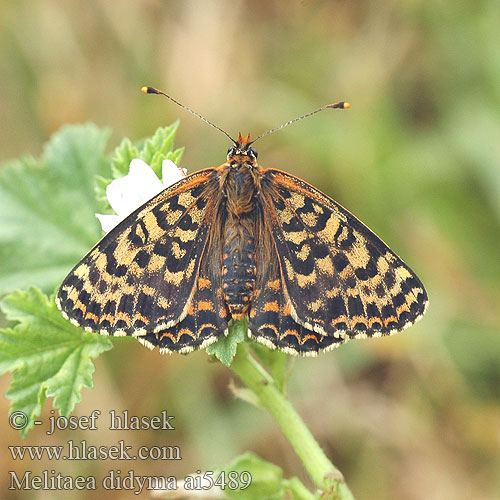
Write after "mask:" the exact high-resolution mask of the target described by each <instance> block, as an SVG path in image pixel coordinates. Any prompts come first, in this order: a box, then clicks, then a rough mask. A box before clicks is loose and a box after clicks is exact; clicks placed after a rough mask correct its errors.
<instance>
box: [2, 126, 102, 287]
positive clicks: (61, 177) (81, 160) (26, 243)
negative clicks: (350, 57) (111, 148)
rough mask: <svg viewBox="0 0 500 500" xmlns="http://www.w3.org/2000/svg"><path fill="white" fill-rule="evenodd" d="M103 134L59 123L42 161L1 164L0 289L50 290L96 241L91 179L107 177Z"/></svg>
mask: <svg viewBox="0 0 500 500" xmlns="http://www.w3.org/2000/svg"><path fill="white" fill-rule="evenodd" d="M108 136H109V132H108V131H107V130H102V129H99V128H97V127H96V126H95V125H78V126H68V127H64V128H63V129H61V131H59V132H58V133H56V134H55V135H54V136H53V137H52V138H51V140H50V142H49V143H48V144H47V145H46V147H45V149H44V153H43V155H42V157H41V159H39V160H37V159H34V158H32V157H25V158H22V159H20V160H15V161H10V162H8V163H7V164H5V166H3V168H1V172H0V207H1V210H0V293H2V292H6V291H12V290H15V289H19V288H23V287H27V286H31V285H37V286H39V287H41V288H42V289H43V290H45V291H51V290H53V289H54V288H55V286H56V285H57V284H59V283H60V281H61V280H62V279H63V278H64V276H65V274H66V273H67V272H68V270H69V269H71V268H72V267H73V265H74V264H75V263H76V262H77V261H78V259H80V258H81V256H82V255H84V254H85V253H86V252H87V250H88V249H89V248H90V247H91V246H92V245H93V244H94V243H95V242H96V241H97V240H98V239H99V237H100V236H101V230H100V226H99V223H98V221H97V219H96V218H95V215H94V214H95V212H96V208H97V201H96V199H95V194H94V177H95V175H96V174H100V175H105V176H106V175H107V176H109V161H108V160H107V159H106V157H105V154H104V151H105V147H106V142H107V140H108Z"/></svg>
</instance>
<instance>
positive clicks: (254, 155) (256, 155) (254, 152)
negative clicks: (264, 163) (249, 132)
mask: <svg viewBox="0 0 500 500" xmlns="http://www.w3.org/2000/svg"><path fill="white" fill-rule="evenodd" d="M248 154H249V156H253V157H254V158H255V159H257V157H258V156H259V153H257V150H256V149H255V148H249V149H248Z"/></svg>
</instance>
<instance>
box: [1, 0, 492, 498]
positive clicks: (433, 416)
mask: <svg viewBox="0 0 500 500" xmlns="http://www.w3.org/2000/svg"><path fill="white" fill-rule="evenodd" d="M0 9H1V20H0V72H1V79H0V93H1V96H2V98H1V101H0V127H1V132H0V159H2V160H5V159H8V158H13V157H17V156H20V155H21V154H23V153H26V152H29V153H31V154H33V155H35V156H38V155H39V154H40V153H41V151H42V144H43V143H44V142H45V141H47V139H48V138H49V136H50V135H51V134H52V133H53V132H55V131H56V130H58V129H59V128H60V127H61V126H62V125H64V124H67V123H81V122H87V121H91V122H95V123H97V124H98V125H100V126H109V127H111V128H112V131H113V135H112V140H111V142H110V149H112V148H113V147H114V146H115V145H116V144H117V143H118V142H119V140H120V139H121V138H122V137H123V136H128V137H130V138H131V139H132V140H139V139H141V138H143V137H145V136H149V135H151V134H152V133H153V132H154V131H155V129H156V128H157V127H158V126H160V125H166V124H169V123H171V122H172V121H174V120H176V119H178V118H179V119H180V120H181V126H180V128H179V133H178V136H177V137H178V139H177V144H178V145H183V146H186V152H185V156H184V159H183V162H182V166H183V167H186V168H187V169H188V171H189V172H193V171H195V170H198V169H200V168H204V167H207V166H213V165H219V164H221V163H222V162H223V161H224V160H225V153H226V150H227V147H228V146H229V144H228V141H227V139H226V138H225V137H224V136H223V135H222V134H220V133H218V132H217V131H215V130H213V129H211V128H210V127H208V126H206V125H205V124H203V122H201V121H200V120H198V119H196V118H195V117H193V116H191V115H189V114H188V113H186V112H184V111H182V110H181V109H179V108H177V107H176V106H175V105H173V104H171V103H169V102H168V101H166V100H161V99H160V98H159V97H156V96H144V95H143V94H141V93H140V92H139V89H140V87H141V86H142V85H153V86H157V87H159V88H162V89H164V90H165V91H167V92H168V93H170V94H171V95H173V96H175V97H176V98H177V99H178V100H180V101H181V102H183V103H185V104H186V105H188V106H190V107H192V108H193V109H195V110H197V111H198V112H200V113H201V114H203V115H205V116H206V117H208V118H209V119H210V120H212V121H214V122H215V123H217V124H219V125H220V126H221V127H223V128H225V129H226V130H227V131H228V132H229V134H230V135H233V136H234V135H235V134H237V133H238V131H241V132H242V133H245V134H246V133H247V132H250V133H252V134H253V135H256V134H259V133H261V132H263V131H265V130H267V129H270V128H272V127H274V126H276V125H279V124H280V123H282V122H284V121H287V120H289V119H291V118H294V117H295V116H298V115H300V114H302V113H306V112H308V111H310V110H313V109H316V108H317V107H319V106H321V105H323V104H326V103H328V102H332V101H336V100H348V101H350V102H351V105H352V108H351V109H350V110H348V111H335V112H333V111H332V112H324V113H322V114H320V115H317V116H315V117H313V118H310V119H308V120H304V121H302V122H300V123H298V124H295V125H294V126H293V127H289V128H287V129H286V130H283V131H281V132H279V133H276V134H274V135H272V136H270V137H267V138H266V139H265V140H262V141H261V142H260V143H259V144H258V149H259V153H260V156H259V160H260V161H261V164H262V166H263V167H265V168H266V167H273V168H281V169H284V170H287V171H289V172H291V173H294V174H296V175H298V176H300V177H302V178H304V179H305V180H307V181H308V182H310V183H312V184H314V185H316V186H318V187H319V188H320V189H322V190H323V191H325V192H326V193H327V194H329V195H331V196H332V197H334V198H335V199H336V200H337V201H339V202H340V203H342V204H343V205H344V206H346V207H347V208H349V209H350V210H351V211H352V212H354V213H355V214H356V215H357V216H358V217H359V218H360V219H361V220H363V221H364V222H365V223H367V224H368V225H369V226H370V227H371V228H372V229H373V230H375V231H376V232H377V234H379V235H380V236H381V237H382V238H383V239H384V240H385V241H386V242H387V243H388V244H389V245H390V246H391V247H392V248H393V249H394V250H395V251H396V252H397V253H398V254H400V255H401V256H402V258H403V259H404V260H405V261H406V262H407V263H408V264H409V265H410V266H411V267H412V268H413V269H414V270H415V271H416V272H417V273H418V275H419V276H420V278H421V279H422V281H423V282H424V283H425V285H426V287H427V290H428V293H429V296H430V308H429V310H428V313H427V314H426V316H425V318H424V319H423V320H422V321H421V322H420V323H418V324H417V325H416V326H414V327H412V328H411V329H410V330H408V331H406V332H405V333H403V334H401V335H398V336H395V337H391V338H389V339H381V340H374V341H367V342H351V343H349V344H348V345H346V346H343V347H341V348H340V349H338V350H336V351H334V352H331V353H328V354H325V355H322V356H320V357H319V358H317V359H298V360H296V361H295V363H294V368H293V372H292V376H291V380H290V386H289V395H290V398H291V400H292V401H293V403H294V404H295V405H296V407H297V409H298V410H299V412H300V413H301V415H302V416H303V417H304V419H305V421H306V422H307V424H308V425H309V426H310V428H311V430H312V431H313V434H314V435H315V436H316V437H317V439H318V440H319V442H320V444H321V446H322V447H323V448H324V449H325V451H326V452H327V454H328V455H329V457H330V458H331V459H332V461H333V462H334V463H335V464H336V465H337V466H338V467H339V468H340V469H341V470H342V471H343V472H344V474H345V476H346V478H347V481H348V483H349V485H350V486H351V488H352V490H353V492H354V494H355V495H356V497H357V499H358V500H363V499H370V500H387V499H402V500H416V499H425V500H434V499H436V500H438V499H439V500H442V499H453V500H465V499H474V500H483V499H485V500H486V499H488V500H489V499H494V498H500V496H499V494H498V492H499V491H500V456H499V455H500V329H499V323H500V252H499V247H500V119H499V109H500V35H499V33H500V31H499V26H500V9H499V5H498V1H472V0H468V1H462V2H451V1H448V2H446V1H437V2H426V1H423V0H411V1H406V2H396V1H391V0H375V1H372V2H368V1H361V2H348V1H345V0H344V1H326V0H303V1H290V2H283V1H282V2H279V1H277V0H276V1H269V0H268V1H263V0H259V1H235V0H232V1H231V0H223V1H200V0H199V1H194V0H187V1H182V2H174V1H159V0H137V1H132V0H122V1H120V2H109V1H106V0H91V1H87V2H80V1H76V0H67V1H61V0H53V1H50V0H29V1H28V0H17V1H16V2H12V1H9V0H2V1H1V2H0ZM0 209H1V208H0ZM68 210H71V207H68ZM68 270H69V269H68ZM62 277H63V276H61V278H62ZM96 365H97V370H96V373H95V389H94V390H92V391H89V390H85V391H84V397H83V401H82V403H81V404H80V405H78V406H77V409H76V414H79V415H86V414H89V413H90V412H91V411H92V409H94V408H97V409H100V410H101V411H102V412H103V414H105V413H107V412H108V411H109V410H110V409H115V410H122V409H128V410H129V412H130V414H134V415H154V414H155V413H159V412H160V411H161V410H162V409H164V408H166V409H167V410H168V412H169V414H172V415H175V417H176V419H175V423H176V427H177V430H176V431H175V433H170V434H168V435H167V436H165V433H159V432H146V431H143V432H129V433H123V435H121V436H120V437H119V439H125V440H126V441H127V443H128V444H137V445H140V444H146V445H148V444H149V445H151V444H177V445H179V446H180V447H181V450H182V456H183V460H182V461H181V462H178V463H171V462H168V463H167V464H164V463H163V464H162V463H161V462H160V461H157V462H154V461H148V462H144V463H137V464H135V463H134V464H133V465H134V469H135V470H136V471H137V473H138V474H149V475H153V474H154V475H160V474H164V475H177V476H179V477H180V476H182V475H184V474H187V473H189V472H192V471H194V470H196V469H202V470H203V469H210V468H212V467H213V466H215V465H218V464H225V463H228V462H229V461H230V460H231V459H232V458H233V457H234V456H236V455H237V454H239V453H241V452H243V451H245V450H247V449H250V450H253V451H255V452H257V453H258V454H259V455H261V456H262V457H263V458H265V459H267V460H270V461H273V462H275V463H277V464H279V465H280V466H282V467H283V468H284V470H285V473H286V474H287V475H288V476H291V475H298V476H299V477H301V478H304V480H305V481H306V482H307V478H306V477H305V473H304V471H303V469H302V466H301V464H300V462H299V461H298V459H297V458H296V456H295V455H294V453H293V451H292V449H291V447H290V446H289V444H288V443H287V442H286V441H285V439H284V438H283V437H282V436H281V434H280V431H279V429H278V428H277V426H276V425H275V424H274V423H273V422H272V421H271V419H270V418H269V417H268V416H267V415H265V414H264V413H263V412H261V411H259V410H257V409H255V408H253V407H251V406H250V405H248V404H246V403H244V402H241V401H239V400H235V399H234V398H233V396H232V393H231V391H230V389H229V383H230V382H231V379H232V376H231V372H230V371H229V370H227V369H226V368H224V367H223V366H221V365H219V364H217V363H209V362H208V361H207V356H206V354H205V353H204V352H197V353H194V354H191V355H189V356H180V355H176V356H172V357H165V356H160V355H159V354H158V353H157V352H150V351H148V350H147V349H144V348H143V347H141V346H139V344H135V343H127V344H121V345H117V346H116V348H115V349H114V350H113V351H112V352H110V353H106V354H105V355H103V356H102V357H101V358H100V359H98V360H97V363H96ZM9 380H10V376H4V377H2V379H0V389H2V393H3V392H5V390H6V388H7V386H8V383H9ZM8 406H9V405H8V401H6V400H5V399H2V401H1V402H0V412H1V415H2V420H3V421H4V422H5V418H6V415H7V414H8ZM48 416H50V401H49V404H47V405H46V408H45V410H44V414H43V416H42V418H43V419H46V418H47V417H48ZM4 426H5V427H6V423H4V424H3V426H2V427H4ZM45 430H46V429H45V428H44V429H38V428H37V429H35V430H34V431H32V432H31V433H30V434H29V435H28V439H27V441H26V442H24V444H58V443H65V442H66V441H67V440H68V439H70V438H71V439H77V440H78V439H80V440H81V439H87V440H88V441H89V442H94V443H98V444H100V443H109V444H111V443H114V442H116V441H117V439H118V438H117V437H116V436H115V435H113V434H112V433H111V432H110V431H108V430H107V429H105V428H104V426H103V428H102V429H99V431H95V433H88V432H87V433H85V432H81V433H74V432H73V433H69V432H68V433H64V432H60V433H58V434H57V436H51V437H50V438H49V437H48V436H46V435H45ZM19 442H20V439H19V437H18V434H17V433H16V432H14V431H13V430H11V429H9V428H6V429H5V432H2V435H1V437H0V445H1V446H0V459H1V463H2V464H4V463H5V464H6V465H5V466H3V467H2V469H3V470H4V471H5V470H17V471H18V472H22V471H24V470H26V469H30V470H33V471H35V472H36V471H39V470H42V469H47V468H48V469H50V468H55V469H57V470H60V471H62V472H65V473H67V474H73V475H76V474H77V473H78V474H94V475H97V476H103V475H105V474H106V473H107V471H108V470H109V469H113V468H114V469H116V468H120V466H121V468H122V469H123V470H125V471H126V470H128V469H129V468H130V467H128V465H127V464H123V463H122V464H120V465H118V464H117V463H113V462H92V463H76V462H73V463H50V462H46V463H43V462H42V463H30V462H26V461H25V462H21V463H19V462H13V461H12V460H11V459H10V456H9V455H8V454H7V445H10V444H16V443H19ZM8 479H9V478H8V475H7V474H6V473H4V472H2V474H1V476H0V490H1V491H2V494H1V495H0V496H2V498H4V497H5V498H35V499H42V498H48V494H50V495H51V496H53V495H54V493H53V492H48V493H47V492H45V493H43V492H31V493H30V495H29V496H28V495H26V497H25V496H23V495H22V494H21V495H16V494H14V493H12V492H11V495H10V496H9V495H8V494H7V487H8ZM130 495H131V494H127V493H126V492H121V493H120V492H115V493H110V492H108V493H106V492H105V496H106V497H110V498H111V497H113V498H122V497H123V498H124V497H130ZM102 496H103V491H102V489H101V490H98V492H97V493H96V494H95V495H94V496H92V495H89V494H88V493H87V494H85V495H82V494H78V492H77V493H75V494H68V493H65V494H64V498H99V497H102Z"/></svg>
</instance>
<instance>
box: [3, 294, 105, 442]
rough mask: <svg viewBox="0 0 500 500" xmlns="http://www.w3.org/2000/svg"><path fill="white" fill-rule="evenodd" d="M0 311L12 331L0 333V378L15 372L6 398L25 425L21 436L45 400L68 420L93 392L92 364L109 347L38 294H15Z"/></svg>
mask: <svg viewBox="0 0 500 500" xmlns="http://www.w3.org/2000/svg"><path fill="white" fill-rule="evenodd" d="M0 306H1V308H2V310H3V311H4V313H5V314H6V316H7V319H8V320H10V321H13V322H15V323H16V324H15V326H14V327H13V328H6V329H1V330H0V373H4V372H6V371H11V372H14V373H13V376H12V383H11V385H10V387H9V389H8V390H7V392H6V394H5V396H6V397H7V398H8V399H10V400H11V410H12V411H16V410H20V411H23V412H24V413H25V414H26V415H27V416H28V419H29V423H28V425H27V427H26V428H25V429H23V431H22V434H23V436H25V435H26V433H27V431H28V430H29V429H30V428H32V427H33V425H34V421H35V419H36V417H38V416H39V415H40V414H41V411H42V406H43V404H44V402H45V399H46V397H53V398H54V408H56V409H58V410H59V412H60V414H61V415H64V416H68V415H69V414H70V413H71V412H72V411H73V409H74V407H75V404H76V403H79V402H80V401H81V391H82V388H83V387H89V388H91V387H93V380H92V374H93V373H94V369H95V368H94V363H93V362H92V358H96V357H97V356H99V355H100V354H101V353H102V352H104V351H107V350H109V349H111V348H112V346H113V344H112V343H111V341H110V340H109V339H108V338H106V337H102V336H100V335H96V334H93V333H87V332H84V331H83V330H81V329H80V328H78V327H76V326H73V325H72V324H71V323H70V322H68V321H66V320H65V319H64V318H63V317H62V316H61V313H60V311H59V310H58V309H57V307H56V305H55V302H54V299H53V297H52V298H48V297H47V296H46V295H44V294H43V293H42V292H41V291H40V290H39V289H37V288H30V289H29V290H28V291H17V292H14V293H13V294H11V295H9V296H7V297H5V299H4V300H3V301H2V302H1V303H0Z"/></svg>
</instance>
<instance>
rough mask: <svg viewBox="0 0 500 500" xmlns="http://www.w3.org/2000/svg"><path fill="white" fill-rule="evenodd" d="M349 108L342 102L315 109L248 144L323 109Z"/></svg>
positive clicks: (347, 104) (348, 105)
mask: <svg viewBox="0 0 500 500" xmlns="http://www.w3.org/2000/svg"><path fill="white" fill-rule="evenodd" d="M350 107H351V105H350V104H349V103H348V102H344V101H340V102H336V103H334V104H327V105H326V106H323V107H322V108H319V109H316V110H315V111H311V112H310V113H306V114H305V115H302V116H299V117H298V118H294V119H293V120H290V121H288V122H286V123H283V125H280V126H279V127H276V128H273V129H271V130H268V131H267V132H264V133H263V134H260V135H259V136H258V137H257V138H256V139H254V140H253V141H252V142H251V143H250V144H253V143H254V142H257V141H258V140H259V139H262V137H265V136H266V135H269V134H272V133H273V132H276V131H277V130H281V129H282V128H285V127H288V125H291V124H292V123H295V122H298V121H299V120H303V119H304V118H307V117H308V116H311V115H315V114H316V113H319V112H320V111H323V110H325V109H347V108H350Z"/></svg>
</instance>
